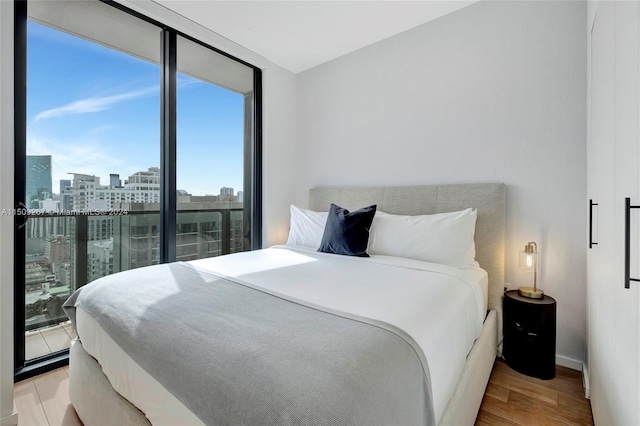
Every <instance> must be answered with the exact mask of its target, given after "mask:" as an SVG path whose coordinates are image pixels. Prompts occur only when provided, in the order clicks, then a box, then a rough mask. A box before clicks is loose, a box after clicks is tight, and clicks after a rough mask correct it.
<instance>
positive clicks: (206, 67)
mask: <svg viewBox="0 0 640 426" xmlns="http://www.w3.org/2000/svg"><path fill="white" fill-rule="evenodd" d="M114 6H117V7H114ZM16 28H17V30H16V76H15V77H16V94H15V97H16V176H15V179H16V200H18V202H19V204H18V207H20V208H18V209H17V210H16V213H17V215H16V243H15V247H16V248H15V257H16V269H15V270H16V367H17V372H18V378H22V377H28V376H29V375H32V374H34V373H36V372H39V371H42V368H46V365H47V364H49V365H55V363H62V362H65V357H66V354H67V348H68V346H69V342H70V339H72V338H73V337H75V334H74V332H73V330H72V328H71V326H70V324H69V323H68V322H67V319H66V316H65V314H64V312H63V311H62V308H61V306H62V303H63V302H64V300H66V298H67V297H68V296H69V295H70V294H71V293H72V292H73V291H74V290H76V289H77V288H79V287H81V286H82V285H84V284H86V283H88V282H91V281H93V280H95V279H98V278H100V277H103V276H106V275H109V274H112V273H115V272H119V271H123V270H126V269H131V268H138V267H144V266H149V265H152V264H157V263H160V262H169V261H175V260H191V259H198V258H203V257H210V256H217V255H221V254H227V253H232V252H237V251H243V250H248V249H251V248H255V247H259V246H260V244H261V242H260V240H259V237H260V215H261V208H260V199H261V198H260V179H259V176H260V170H259V164H260V162H259V155H260V140H259V134H260V132H259V126H260V71H259V70H258V69H256V68H255V67H252V66H250V65H249V64H246V63H243V62H241V61H238V60H236V59H234V58H232V57H230V56H228V55H226V54H223V53H221V52H218V51H216V50H215V49H213V48H211V47H209V46H206V45H203V44H202V43H200V42H198V41H196V40H193V39H191V38H189V37H187V36H185V35H183V34H179V33H177V32H176V31H173V30H171V29H169V28H166V27H163V26H162V25H160V24H159V23H157V22H154V21H151V20H148V19H146V18H144V17H142V16H139V15H136V14H134V13H132V12H130V11H128V10H126V9H124V8H122V7H121V6H118V5H115V4H108V3H103V2H100V1H97V0H96V1H93V0H88V1H84V2H77V1H58V2H41V1H33V2H25V1H17V2H16ZM25 210H26V212H27V213H29V214H28V219H27V216H26V215H24V213H25ZM22 296H24V297H22ZM52 363H53V364H52Z"/></svg>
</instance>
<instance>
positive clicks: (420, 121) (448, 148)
mask: <svg viewBox="0 0 640 426" xmlns="http://www.w3.org/2000/svg"><path fill="white" fill-rule="evenodd" d="M586 19H587V16H586V4H585V3H583V2H545V1H540V2H538V1H534V2H526V1H522V2H495V1H490V0H485V1H482V2H479V3H476V4H474V5H471V6H469V7H467V8H464V9H462V10H460V11H457V12H455V13H453V14H451V15H447V16H445V17H442V18H439V19H437V20H435V21H432V22H429V23H427V24H425V25H422V26H420V27H417V28H415V29H412V30H409V31H407V32H405V33H402V34H399V35H397V36H395V37H392V38H390V39H386V40H383V41H381V42H379V43H376V44H374V45H372V46H369V47H366V48H363V49H361V50H358V51H356V52H354V53H351V54H349V55H346V56H343V57H341V58H338V59H336V60H334V61H331V62H329V63H326V64H323V65H320V66H318V67H316V68H313V69H311V70H308V71H306V72H303V73H301V74H299V75H298V81H297V103H298V116H297V119H298V133H297V134H298V143H299V147H298V150H299V151H298V152H299V158H298V175H299V179H298V180H297V184H298V185H297V199H298V200H299V201H300V202H301V203H302V204H305V203H306V200H307V189H308V188H309V187H314V186H318V185H405V184H435V183H467V182H491V181H496V182H504V183H506V184H507V187H508V189H507V245H506V260H507V270H506V279H507V282H510V283H512V285H513V286H514V287H517V286H518V285H531V281H530V280H531V276H529V275H526V274H525V273H523V272H522V271H520V270H518V266H517V265H518V251H520V250H523V248H524V245H525V243H526V242H527V241H531V240H535V241H537V242H538V246H539V248H540V251H541V255H542V258H541V264H540V269H541V271H540V275H539V283H540V286H541V287H542V288H543V289H544V290H545V291H546V292H547V293H548V294H549V295H551V296H552V297H554V298H556V300H557V301H558V307H557V309H558V327H557V332H558V334H557V353H558V354H559V355H560V356H561V357H560V359H559V361H560V362H562V363H565V364H568V365H570V366H572V367H577V368H579V367H580V362H582V361H583V360H584V356H585V348H584V344H585V343H584V342H585V333H586V330H585V275H586V273H585V268H586V266H585V244H586V240H585V214H586V213H585V212H586V104H587V102H586V37H585V30H584V27H585V22H586ZM573 360H576V361H579V362H573Z"/></svg>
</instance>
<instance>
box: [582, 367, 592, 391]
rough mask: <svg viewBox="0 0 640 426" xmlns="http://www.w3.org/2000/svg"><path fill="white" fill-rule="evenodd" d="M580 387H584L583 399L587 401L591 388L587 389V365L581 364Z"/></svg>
mask: <svg viewBox="0 0 640 426" xmlns="http://www.w3.org/2000/svg"><path fill="white" fill-rule="evenodd" d="M582 386H583V387H584V397H585V398H587V399H589V397H590V396H591V388H590V387H589V367H587V364H582Z"/></svg>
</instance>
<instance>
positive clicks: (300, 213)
mask: <svg viewBox="0 0 640 426" xmlns="http://www.w3.org/2000/svg"><path fill="white" fill-rule="evenodd" d="M328 214H329V213H328V212H314V211H313V210H305V209H301V208H299V207H296V206H294V205H293V204H291V225H290V228H289V238H288V239H287V245H290V246H291V245H294V246H307V247H313V248H315V249H317V248H318V247H320V243H321V242H322V235H323V234H324V227H325V225H326V224H327V215H328Z"/></svg>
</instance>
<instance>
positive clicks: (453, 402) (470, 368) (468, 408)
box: [69, 311, 498, 426]
mask: <svg viewBox="0 0 640 426" xmlns="http://www.w3.org/2000/svg"><path fill="white" fill-rule="evenodd" d="M497 347H498V315H497V312H496V311H490V312H489V315H487V318H486V319H485V321H484V325H483V328H482V334H481V335H480V337H479V338H478V339H477V340H476V342H475V343H474V345H473V348H472V349H471V352H469V355H468V356H467V362H466V364H465V366H464V370H463V371H462V374H461V376H460V380H459V381H458V385H457V386H456V389H455V391H454V393H453V396H452V397H451V399H450V400H449V403H448V404H447V408H446V409H445V411H444V414H443V415H442V418H441V419H440V423H439V424H440V425H441V426H454V425H455V426H462V425H473V424H474V423H475V420H476V416H477V414H478V410H479V409H480V404H481V403H482V397H483V395H484V392H485V389H486V387H487V383H488V381H489V375H490V374H491V369H492V368H493V363H494V361H495V358H496V354H497ZM69 397H70V399H71V403H72V404H73V406H74V407H75V409H76V412H77V413H78V417H80V419H81V420H82V422H83V423H84V424H86V425H101V424H117V425H120V426H125V425H133V426H149V425H150V423H149V420H147V418H146V417H145V415H144V414H143V413H142V411H140V410H138V409H137V408H136V407H135V406H134V405H133V404H131V403H130V402H129V401H127V400H126V399H125V398H123V397H122V396H120V394H119V393H117V392H116V391H115V390H114V389H113V387H111V384H110V383H109V379H107V377H106V376H105V375H104V373H103V372H102V368H101V367H100V364H98V362H97V361H96V360H95V359H94V358H93V357H92V356H91V355H89V354H88V353H87V352H85V350H84V348H83V347H82V343H81V342H80V341H79V340H74V341H73V342H71V349H70V362H69Z"/></svg>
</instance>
